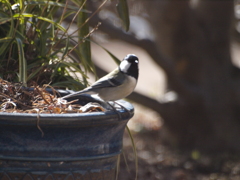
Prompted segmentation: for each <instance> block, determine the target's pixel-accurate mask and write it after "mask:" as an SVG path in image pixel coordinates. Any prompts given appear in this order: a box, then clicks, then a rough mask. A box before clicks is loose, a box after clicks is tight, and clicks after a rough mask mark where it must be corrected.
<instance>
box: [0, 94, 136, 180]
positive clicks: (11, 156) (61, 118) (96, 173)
mask: <svg viewBox="0 0 240 180" xmlns="http://www.w3.org/2000/svg"><path fill="white" fill-rule="evenodd" d="M62 93H63V94H64V93H65V92H63V91H62ZM89 101H90V100H89V99H88V98H83V99H81V100H80V102H81V103H84V104H85V103H87V102H89ZM118 103H120V104H121V105H122V106H123V107H124V108H126V109H124V108H122V109H118V110H117V111H118V113H116V112H115V111H113V110H112V111H106V112H93V113H80V114H77V113H74V114H40V115H39V117H38V115H37V114H24V113H0V179H1V180H13V179H14V180H15V179H21V180H33V179H34V180H43V179H44V180H55V179H58V180H61V179H64V180H73V179H76V180H113V179H115V176H116V167H117V159H118V155H119V154H120V153H121V150H122V141H123V133H124V129H125V126H126V124H127V122H128V120H129V119H130V118H131V117H132V116H133V106H132V105H131V104H130V103H128V102H126V101H122V100H120V101H118ZM127 110H128V111H127ZM38 126H39V127H40V128H41V130H42V132H43V134H42V132H41V131H40V130H39V127H38Z"/></svg>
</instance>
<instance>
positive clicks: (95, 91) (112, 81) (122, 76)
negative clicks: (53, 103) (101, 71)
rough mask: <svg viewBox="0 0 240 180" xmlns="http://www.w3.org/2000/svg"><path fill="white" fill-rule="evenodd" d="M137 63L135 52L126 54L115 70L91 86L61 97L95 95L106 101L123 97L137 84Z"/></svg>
mask: <svg viewBox="0 0 240 180" xmlns="http://www.w3.org/2000/svg"><path fill="white" fill-rule="evenodd" d="M138 64H139V59H138V57H137V56H136V55H135V54H128V55H127V56H126V57H125V58H124V59H123V60H122V61H121V63H120V65H119V66H118V67H117V68H116V69H115V70H113V71H112V72H110V73H109V74H107V75H105V76H103V77H102V78H100V79H99V80H97V81H96V82H95V83H93V84H92V85H91V86H89V87H87V88H85V89H83V90H81V91H77V92H74V93H71V94H68V95H66V96H63V97H62V99H66V100H67V99H69V98H71V99H72V98H77V97H79V95H81V94H89V95H92V96H93V97H94V96H95V97H96V96H97V97H98V98H99V99H100V100H102V101H106V102H108V101H116V100H119V99H123V98H125V97H127V96H128V95H130V94H131V93H132V92H133V90H134V89H135V87H136V85H137V81H138V74H139V68H138Z"/></svg>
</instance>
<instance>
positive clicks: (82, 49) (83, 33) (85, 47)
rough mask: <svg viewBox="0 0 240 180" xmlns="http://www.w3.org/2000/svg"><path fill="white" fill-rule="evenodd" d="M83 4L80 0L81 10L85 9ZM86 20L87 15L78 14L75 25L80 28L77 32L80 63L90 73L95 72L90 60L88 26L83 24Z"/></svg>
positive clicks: (82, 0)
mask: <svg viewBox="0 0 240 180" xmlns="http://www.w3.org/2000/svg"><path fill="white" fill-rule="evenodd" d="M85 2H86V1H84V0H81V1H80V4H79V5H80V6H83V8H86V4H84V3H85ZM87 19H88V14H87V13H84V12H80V13H79V14H78V19H77V24H78V27H81V28H79V31H78V37H79V39H78V41H79V42H82V43H81V44H80V45H79V46H78V50H79V56H80V60H81V63H82V64H83V66H84V67H85V69H86V70H88V71H90V72H95V69H93V68H94V65H93V63H92V58H91V45H90V41H89V37H87V36H88V34H89V24H88V23H85V21H86V20H87ZM83 24H84V25H83Z"/></svg>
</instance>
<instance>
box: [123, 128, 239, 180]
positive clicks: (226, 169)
mask: <svg viewBox="0 0 240 180" xmlns="http://www.w3.org/2000/svg"><path fill="white" fill-rule="evenodd" d="M160 133H161V129H152V130H150V129H146V128H144V127H143V128H142V130H141V131H139V132H134V131H133V132H132V134H133V138H134V141H135V144H136V148H137V150H136V152H137V161H138V167H137V168H138V170H137V171H138V172H137V180H158V179H159V180H240V158H239V155H232V154H217V153H216V154H214V155H213V154H211V155H209V154H208V155H207V154H201V153H200V152H198V151H197V150H192V151H188V150H186V151H183V150H181V151H180V150H178V149H176V148H173V147H170V146H169V145H167V144H165V143H164V142H163V141H162V140H161V136H160ZM132 147H133V146H132V143H131V139H130V137H129V135H128V133H127V132H126V133H125V135H124V148H123V154H124V156H125V159H126V160H124V158H123V155H122V158H121V163H120V172H119V178H118V179H119V180H135V177H136V159H135V158H134V157H135V156H134V152H133V148H132Z"/></svg>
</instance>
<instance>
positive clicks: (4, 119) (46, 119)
mask: <svg viewBox="0 0 240 180" xmlns="http://www.w3.org/2000/svg"><path fill="white" fill-rule="evenodd" d="M49 91H51V89H49ZM58 92H60V94H62V95H66V94H69V93H70V92H72V91H68V90H58ZM81 98H83V99H84V100H85V101H86V100H87V101H89V102H92V101H94V100H93V99H92V98H91V97H90V96H89V95H87V96H86V95H84V96H81ZM91 100H92V101H91ZM116 102H117V104H120V105H121V106H123V107H124V108H117V109H116V110H112V109H111V110H109V109H108V110H107V111H105V112H90V113H66V114H37V113H8V112H0V124H5V125H6V124H8V125H21V124H22V125H29V126H30V125H34V126H36V122H39V124H40V125H41V126H42V125H48V126H49V125H54V126H56V125H66V126H67V125H69V126H70V125H71V126H73V125H86V124H89V125H91V124H94V125H97V124H104V123H108V124H109V123H117V122H118V121H125V120H126V119H130V118H131V117H133V115H134V107H133V106H132V104H130V103H129V102H127V101H124V100H118V101H116ZM100 104H101V105H102V104H103V105H106V103H104V102H100Z"/></svg>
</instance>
